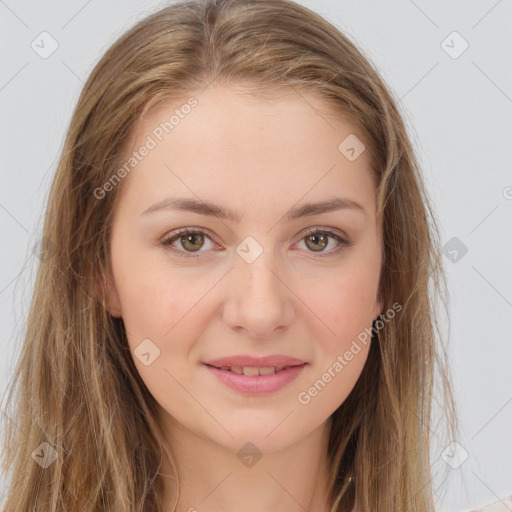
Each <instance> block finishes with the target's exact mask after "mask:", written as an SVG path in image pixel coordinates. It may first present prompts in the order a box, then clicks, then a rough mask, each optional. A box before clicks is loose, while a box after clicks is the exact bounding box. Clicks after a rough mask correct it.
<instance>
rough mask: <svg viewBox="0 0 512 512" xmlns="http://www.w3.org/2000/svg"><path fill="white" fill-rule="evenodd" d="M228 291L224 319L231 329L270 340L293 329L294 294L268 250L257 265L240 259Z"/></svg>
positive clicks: (256, 261)
mask: <svg viewBox="0 0 512 512" xmlns="http://www.w3.org/2000/svg"><path fill="white" fill-rule="evenodd" d="M227 287H228V290H229V291H228V297H227V298H226V301H225V304H224V308H223V316H224V322H225V323H226V325H228V326H229V327H230V328H231V329H233V330H235V331H238V332H240V333H245V334H246V336H248V337H252V338H258V339H270V338H272V336H275V334H276V332H278V331H283V330H286V329H288V328H289V326H290V324H291V322H292V319H293V316H294V310H295V304H294V294H293V291H292V289H291V287H290V285H289V284H288V283H286V276H285V275H284V273H283V269H282V265H279V264H278V262H276V260H275V259H274V258H273V254H272V251H271V250H264V251H263V252H262V253H261V254H260V255H259V256H258V257H257V258H256V259H255V260H254V261H251V260H250V259H248V260H246V259H244V258H243V257H239V256H238V255H236V257H235V260H234V264H233V268H232V269H231V272H230V276H229V282H228V283H227Z"/></svg>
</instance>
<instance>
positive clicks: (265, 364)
mask: <svg viewBox="0 0 512 512" xmlns="http://www.w3.org/2000/svg"><path fill="white" fill-rule="evenodd" d="M304 363H305V361H303V360H302V359H297V358H296V357H290V356H284V355H272V356H266V357H253V356H247V355H237V356H230V357H222V358H220V359H212V360H211V361H206V362H205V364H207V365H209V366H214V367H215V368H222V369H229V370H231V371H235V373H239V374H241V373H244V374H246V375H256V374H255V373H254V369H256V368H257V369H261V370H264V373H265V372H268V373H270V369H271V368H274V369H275V370H276V371H281V370H282V369H283V368H286V367H288V366H299V365H303V364H304ZM240 369H242V371H240ZM244 369H245V370H247V369H252V370H249V372H250V371H252V372H253V373H249V374H247V373H245V371H243V370H244Z"/></svg>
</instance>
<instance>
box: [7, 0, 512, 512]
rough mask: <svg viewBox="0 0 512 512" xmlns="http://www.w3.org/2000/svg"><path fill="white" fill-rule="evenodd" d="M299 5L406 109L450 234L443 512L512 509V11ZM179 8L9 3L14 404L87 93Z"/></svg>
mask: <svg viewBox="0 0 512 512" xmlns="http://www.w3.org/2000/svg"><path fill="white" fill-rule="evenodd" d="M299 3H301V4H303V5H305V6H307V7H310V8H311V9H313V10H315V11H316V12H318V13H319V14H321V15H322V16H324V17H325V18H326V19H327V20H329V21H330V22H331V23H333V24H334V25H335V26H337V27H338V28H339V29H340V30H342V31H343V32H344V33H345V34H347V36H349V37H350V38H351V39H352V40H353V41H354V42H355V43H356V44H357V46H358V47H359V48H360V50H361V51H362V52H363V53H364V54H365V55H366V56H367V57H368V58H369V59H370V60H371V61H372V62H373V64H374V65H375V66H376V67H377V69H378V70H379V71H380V73H381V74H382V76H383V78H384V80H385V81H386V83H387V84H388V85H389V87H390V88H391V89H392V90H393V92H394V94H395V95H396V96H397V97H398V98H400V102H399V105H400V109H401V111H402V113H403V115H404V117H405V118H406V123H407V125H408V128H409V130H410V134H411V137H412V138H413V140H414V144H415V147H416V150H417V152H418V156H419V159H420V162H421V164H422V171H423V175H424V177H425V180H426V183H427V187H428V190H429V193H430V195H431V197H432V199H433V202H434V207H435V209H436V215H437V217H438V219H439V222H440V228H441V231H442V243H443V244H444V248H445V249H444V251H445V255H444V256H443V257H444V258H445V261H446V266H447V271H448V282H449V288H450V295H451V299H450V300H451V306H450V311H449V331H450V332H449V344H448V347H449V355H450V359H451V363H452V374H453V378H454V385H455V390H456V398H457V405H458V408H459V413H460V417H461V422H462V428H463V430H462V433H463V437H462V438H461V439H458V440H457V442H458V443H459V445H460V446H456V458H458V459H459V462H458V463H457V464H454V465H456V466H457V467H454V468H452V467H450V468H448V469H449V471H448V481H447V482H446V487H447V492H446V494H445V495H443V496H439V498H438V500H439V502H438V507H439V508H438V510H439V511H441V512H453V511H464V510H469V509H471V508H476V507H477V506H481V505H482V504H484V503H489V502H492V501H494V500H497V499H498V498H499V497H505V496H507V495H509V494H511V493H512V436H511V432H512V428H511V426H512V371H511V361H512V339H511V334H510V332H511V331H510V323H509V322H510V321H511V319H512V270H511V262H512V241H511V235H512V229H511V227H512V166H511V162H512V159H511V156H512V151H511V146H512V137H511V136H512V133H511V132H512V69H511V63H512V59H511V55H512V36H511V34H512V31H511V30H510V28H511V26H512V4H511V2H510V1H507V0H498V1H494V0H493V1H489V2H483V1H475V0H472V1H460V0H459V1H452V2H443V1H440V0H436V1H430V2H427V1H426V0H416V1H412V0H392V1H387V2H381V1H378V0H365V1H356V0H340V1H335V0H330V1H328V0H316V1H313V0H307V1H306V0H302V1H300V2H299ZM165 5H168V3H165V2H155V1H142V0H123V1H121V0H108V1H101V2H100V1H99V0H89V1H86V0H73V1H64V0H46V1H45V2H41V3H40V2H36V1H34V0H31V1H28V0H25V1H16V2H15V1H14V0H5V1H4V0H0V39H1V45H0V48H1V51H2V66H1V69H0V108H1V124H0V129H1V135H0V144H1V147H0V151H1V152H0V154H1V157H2V159H1V167H0V168H1V176H0V228H1V240H2V242H1V244H0V269H1V271H0V322H1V328H2V337H1V338H0V350H1V354H2V357H1V358H0V372H1V373H0V375H1V378H0V392H2V393H3V392H4V390H5V389H6V386H7V383H8V382H9V380H10V376H11V373H12V370H13V364H14V360H15V358H16V356H17V355H18V353H19V348H20V339H19V336H18V333H19V330H20V329H21V328H22V326H23V322H24V320H25V314H26V310H27V308H28V304H29V300H30V293H31V287H32V284H33V278H34V275H35V270H36V268H37V263H38V258H37V257H36V256H34V253H33V248H34V245H36V244H37V242H38V240H39V237H40V228H41V225H42V223H41V220H40V217H41V215H42V212H43V209H44V205H45V201H46V199H47V194H48V189H49V184H50V181H51V178H52V176H53V173H54V172H55V168H56V162H57V159H58V157H59V153H60V151H61V149H62V144H63V140H64V135H65V131H66V129H67V126H68V123H69V120H70V116H71V112H72V110H73V109H74V106H75V104H76V101H77V98H78V94H79V92H80V90H81V88H82V85H83V83H84V82H85V80H86V78H87V76H88V75H89V73H90V72H91V70H92V68H93V66H94V65H95V63H96V62H97V61H98V60H99V58H100V57H101V55H102V54H103V53H104V51H105V50H106V49H107V48H108V46H110V44H111V43H113V42H114V40H115V39H116V38H117V37H118V36H119V35H120V34H121V33H122V32H124V31H125V30H126V29H128V28H129V27H131V26H132V25H133V24H134V23H135V22H136V21H138V20H139V19H141V18H143V17H145V16H146V15H148V14H150V13H152V12H154V11H156V10H158V9H159V8H161V7H164V6H165ZM43 32H46V33H48V34H49V35H46V34H43V35H41V34H42V33H43ZM41 38H46V39H45V45H44V47H45V49H46V50H45V51H50V50H52V47H51V44H54V45H55V44H57V45H58V46H57V47H56V49H55V51H53V53H52V54H51V55H49V56H46V55H41V53H42V52H43V50H42V46H43V45H42V43H40V42H39V43H38V41H40V40H41ZM53 41H56V43H54V42H53ZM52 42H53V43H52ZM37 44H39V47H38V46H37ZM34 48H38V50H37V51H36V50H35V49H34ZM2 412H3V411H2ZM433 432H434V438H435V430H433ZM434 440H435V439H434ZM447 449H449V447H448V448H447ZM461 461H462V462H461ZM28 463H33V461H28V462H27V464H28ZM437 463H438V464H439V463H440V464H446V463H445V462H444V459H443V460H441V458H439V459H438V460H437ZM436 467H438V468H440V466H439V465H438V466H436ZM441 473H442V471H438V472H436V473H435V474H434V482H435V484H436V485H438V484H439V483H440V482H438V481H437V479H438V478H439V477H437V475H438V474H439V475H441Z"/></svg>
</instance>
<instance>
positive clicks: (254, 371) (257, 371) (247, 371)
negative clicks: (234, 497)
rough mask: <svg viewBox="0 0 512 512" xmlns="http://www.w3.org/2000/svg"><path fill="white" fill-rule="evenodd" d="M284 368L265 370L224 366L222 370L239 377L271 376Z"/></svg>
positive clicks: (267, 368)
mask: <svg viewBox="0 0 512 512" xmlns="http://www.w3.org/2000/svg"><path fill="white" fill-rule="evenodd" d="M283 368H285V367H284V366H267V367H264V368H256V367H254V366H243V367H242V366H223V367H222V368H221V370H230V371H232V372H234V373H238V375H270V374H272V373H276V372H279V371H281V370H282V369H283Z"/></svg>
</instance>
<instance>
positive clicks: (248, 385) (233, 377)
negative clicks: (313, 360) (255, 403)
mask: <svg viewBox="0 0 512 512" xmlns="http://www.w3.org/2000/svg"><path fill="white" fill-rule="evenodd" d="M306 364H307V363H304V364H301V365H298V366H287V367H286V368H283V369H282V370H281V371H280V372H277V373H271V374H267V375H243V374H242V375H239V374H238V373H235V372H231V371H229V370H221V369H220V368H216V367H215V366H210V365H207V364H206V365H205V366H206V368H208V370H210V371H211V372H212V373H213V374H214V375H215V377H217V378H218V379H219V380H220V381H221V382H222V383H224V384H226V386H228V387H230V388H231V389H234V390H235V391H238V392H240V393H245V394H248V395H264V394H269V393H275V392H276V391H279V390H280V389H281V388H283V387H284V386H286V384H288V383H290V382H292V381H293V380H295V379H296V378H297V377H298V376H299V374H300V372H301V371H302V370H303V369H304V367H305V366H306Z"/></svg>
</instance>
